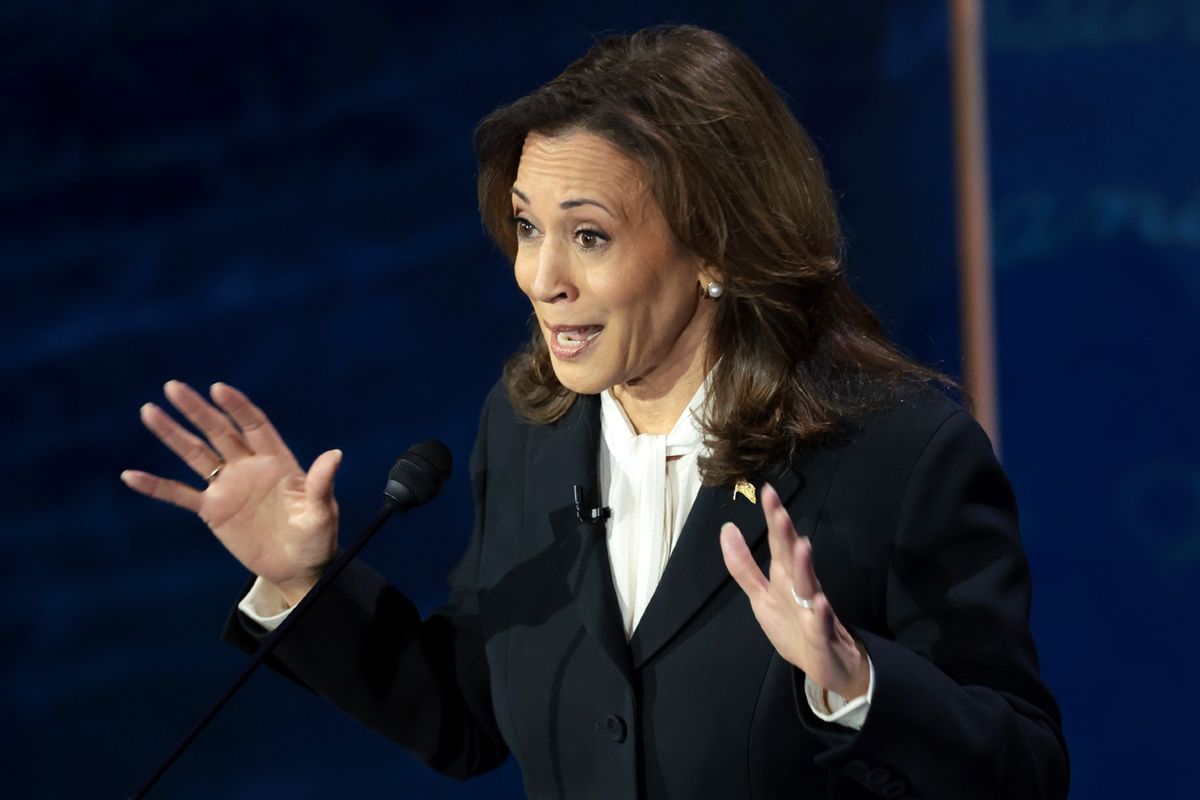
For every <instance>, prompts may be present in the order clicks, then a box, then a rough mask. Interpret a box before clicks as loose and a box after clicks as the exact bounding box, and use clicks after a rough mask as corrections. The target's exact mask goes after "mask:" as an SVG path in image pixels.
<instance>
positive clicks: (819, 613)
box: [721, 485, 871, 700]
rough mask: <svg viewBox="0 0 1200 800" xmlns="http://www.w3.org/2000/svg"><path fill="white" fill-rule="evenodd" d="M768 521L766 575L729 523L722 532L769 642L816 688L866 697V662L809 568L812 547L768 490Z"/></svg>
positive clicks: (728, 562)
mask: <svg viewBox="0 0 1200 800" xmlns="http://www.w3.org/2000/svg"><path fill="white" fill-rule="evenodd" d="M760 494H761V497H762V509H763V514H764V515H765V516H766V519H767V539H768V543H769V546H770V549H771V565H770V567H769V569H768V574H766V575H764V574H763V571H762V570H761V569H759V566H758V564H757V563H756V562H755V560H754V556H753V555H751V553H750V548H748V547H747V546H746V539H745V537H743V536H742V532H741V531H739V530H738V528H737V526H736V525H734V524H733V523H729V522H727V523H725V525H724V526H723V527H722V528H721V552H722V554H723V555H724V557H725V567H726V569H728V570H729V574H730V575H732V576H733V579H734V580H735V581H737V583H738V585H739V586H741V587H742V591H744V592H745V593H746V596H747V597H749V599H750V607H751V609H752V610H753V611H754V616H755V618H756V619H757V620H758V624H759V625H760V626H761V627H762V629H763V632H764V633H765V634H766V635H767V638H768V639H770V641H771V644H773V645H774V646H775V649H776V650H778V651H779V654H780V655H781V656H783V657H784V658H785V659H786V660H787V661H789V662H790V663H791V664H793V665H795V666H797V667H799V668H800V669H801V670H802V671H803V672H804V673H805V675H807V676H808V677H809V678H810V679H812V681H813V682H814V683H816V684H817V686H820V687H821V688H823V689H828V690H830V691H833V692H837V693H838V694H840V695H842V696H843V697H844V698H846V699H847V700H852V699H854V698H856V697H860V696H861V695H864V694H866V693H867V689H868V686H869V684H870V675H871V673H870V670H871V668H870V662H869V661H868V660H867V656H866V652H865V651H864V650H863V649H862V647H861V646H860V645H859V644H858V642H857V641H855V639H854V637H853V636H851V635H850V632H849V631H848V630H846V627H845V626H844V625H842V623H841V620H839V619H838V618H837V615H836V614H834V613H833V607H832V606H831V605H830V604H829V598H828V597H826V596H825V593H824V592H822V591H821V584H820V582H819V581H818V580H817V573H816V571H815V570H814V569H813V561H812V543H811V542H810V541H809V540H808V537H806V536H799V535H798V534H797V533H796V528H795V526H794V525H793V524H792V518H791V516H790V515H789V514H788V511H787V509H786V508H785V507H784V505H783V503H782V502H781V501H780V499H779V494H778V493H776V491H775V488H774V487H772V486H769V485H768V486H764V487H763V490H762V492H761V493H760Z"/></svg>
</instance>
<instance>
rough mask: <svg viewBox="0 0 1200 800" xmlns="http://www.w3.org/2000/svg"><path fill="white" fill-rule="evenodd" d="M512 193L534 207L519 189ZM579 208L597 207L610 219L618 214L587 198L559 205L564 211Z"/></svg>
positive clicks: (514, 188) (567, 201) (563, 202)
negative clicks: (606, 213)
mask: <svg viewBox="0 0 1200 800" xmlns="http://www.w3.org/2000/svg"><path fill="white" fill-rule="evenodd" d="M512 193H513V194H514V195H516V196H517V197H518V198H520V199H521V201H522V202H524V203H528V204H529V205H533V204H532V203H530V202H529V198H528V197H526V196H525V193H524V192H522V191H521V190H520V189H518V188H517V187H515V186H514V187H512ZM579 206H596V207H597V208H601V209H603V210H604V211H606V212H608V215H609V216H610V217H615V216H616V214H614V213H613V212H612V209H610V208H609V207H608V206H606V205H604V203H601V202H600V201H599V200H592V199H591V198H587V197H579V198H574V199H571V200H563V201H562V202H561V203H559V204H558V207H559V208H562V209H568V208H578V207H579Z"/></svg>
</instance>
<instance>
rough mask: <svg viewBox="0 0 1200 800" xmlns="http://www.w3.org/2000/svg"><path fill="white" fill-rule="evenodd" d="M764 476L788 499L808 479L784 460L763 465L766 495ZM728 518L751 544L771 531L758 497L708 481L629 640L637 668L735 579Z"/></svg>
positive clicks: (760, 480)
mask: <svg viewBox="0 0 1200 800" xmlns="http://www.w3.org/2000/svg"><path fill="white" fill-rule="evenodd" d="M764 482H768V483H770V484H771V485H772V486H774V487H775V490H776V491H777V492H779V497H780V499H781V500H782V501H783V503H784V505H787V504H788V502H789V501H790V500H791V498H792V496H793V495H794V494H795V493H796V491H797V490H798V489H800V487H801V485H802V484H803V482H804V480H803V478H802V477H801V476H800V474H799V473H797V472H795V471H794V470H793V469H792V468H791V467H788V466H784V467H777V468H772V469H768V470H764V472H763V474H762V475H760V476H757V477H756V478H755V480H754V481H753V483H754V488H755V491H756V494H758V495H761V492H762V487H763V483H764ZM726 522H732V523H734V524H735V525H737V526H738V529H739V530H741V532H742V534H743V535H744V536H745V537H746V544H747V545H749V547H750V549H751V550H753V549H754V548H755V547H756V546H757V545H758V543H759V542H760V541H761V540H762V539H763V538H764V537H765V535H766V532H767V524H766V520H765V519H764V517H763V512H762V506H761V505H760V504H759V503H757V502H754V503H752V502H750V500H748V499H747V498H746V497H745V496H744V495H741V494H734V491H733V489H732V488H730V487H728V486H705V487H703V488H702V489H701V490H700V493H699V494H698V495H697V496H696V502H695V504H693V506H692V511H691V513H690V514H689V515H688V518H687V522H686V523H684V527H683V531H682V532H681V533H680V535H679V541H678V542H677V543H676V545H675V550H674V551H673V552H672V553H671V557H670V559H668V560H667V569H666V571H665V572H664V573H663V576H662V580H661V581H660V582H659V584H658V588H657V589H655V590H654V595H653V596H652V597H651V598H650V604H649V605H648V606H647V607H646V612H645V614H644V615H643V616H642V619H641V620H640V621H639V622H638V626H637V628H635V629H634V632H633V638H632V639H630V641H629V650H630V655H631V657H632V660H633V668H634V669H637V668H639V667H640V666H641V665H642V664H644V663H645V662H646V661H647V660H649V659H650V658H651V657H653V656H654V654H655V653H657V652H658V651H659V650H660V649H661V648H662V647H663V645H665V644H666V643H667V642H668V641H670V639H671V637H673V636H674V635H675V634H676V633H677V632H678V631H679V630H680V629H681V628H682V627H683V626H684V625H685V624H686V623H687V621H688V620H689V619H691V617H692V616H693V615H694V614H695V613H696V612H697V611H698V610H699V609H700V607H701V606H702V605H703V604H704V602H705V601H706V600H708V598H709V597H710V596H712V595H713V593H715V592H716V590H717V589H719V588H720V587H721V586H722V585H723V584H724V583H725V581H727V580H733V579H732V578H731V577H730V575H729V571H728V570H727V569H726V568H725V560H724V558H723V557H722V555H721V542H720V539H719V533H720V530H721V526H722V525H723V524H725V523H726Z"/></svg>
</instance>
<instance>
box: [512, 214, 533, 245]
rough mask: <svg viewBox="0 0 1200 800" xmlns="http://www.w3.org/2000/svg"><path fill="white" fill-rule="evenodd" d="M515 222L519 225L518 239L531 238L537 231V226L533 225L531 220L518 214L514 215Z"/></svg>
mask: <svg viewBox="0 0 1200 800" xmlns="http://www.w3.org/2000/svg"><path fill="white" fill-rule="evenodd" d="M513 222H514V223H515V224H516V226H517V238H518V239H529V238H531V237H532V236H533V235H534V234H535V233H537V228H535V227H534V226H533V223H532V222H530V221H529V220H527V219H525V218H524V217H518V216H516V215H513Z"/></svg>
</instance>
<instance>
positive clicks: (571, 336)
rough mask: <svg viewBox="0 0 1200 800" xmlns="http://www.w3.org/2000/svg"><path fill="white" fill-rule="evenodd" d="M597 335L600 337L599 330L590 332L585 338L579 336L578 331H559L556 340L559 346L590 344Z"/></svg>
mask: <svg viewBox="0 0 1200 800" xmlns="http://www.w3.org/2000/svg"><path fill="white" fill-rule="evenodd" d="M599 335H600V329H599V328H597V329H596V330H594V331H592V332H591V333H588V334H587V335H586V336H581V335H580V331H579V330H576V331H559V332H558V336H557V339H558V343H559V344H582V343H584V342H590V341H591V340H592V339H595V338H596V337H597V336H599Z"/></svg>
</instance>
